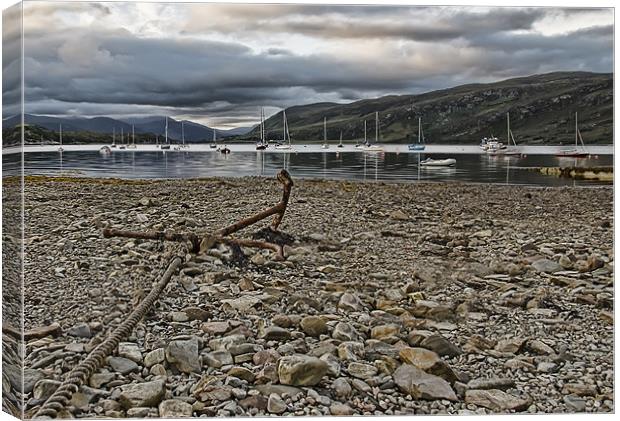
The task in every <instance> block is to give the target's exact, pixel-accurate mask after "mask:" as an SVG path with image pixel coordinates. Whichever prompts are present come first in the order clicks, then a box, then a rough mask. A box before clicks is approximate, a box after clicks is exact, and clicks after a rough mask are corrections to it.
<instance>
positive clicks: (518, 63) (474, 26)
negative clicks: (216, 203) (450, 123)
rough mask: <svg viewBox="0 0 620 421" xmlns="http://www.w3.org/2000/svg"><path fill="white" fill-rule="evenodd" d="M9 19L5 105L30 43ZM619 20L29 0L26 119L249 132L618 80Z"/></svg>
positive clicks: (607, 15) (600, 13)
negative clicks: (379, 105)
mask: <svg viewBox="0 0 620 421" xmlns="http://www.w3.org/2000/svg"><path fill="white" fill-rule="evenodd" d="M3 22H4V28H3V44H4V50H3V56H4V64H3V67H4V69H3V70H5V72H3V73H6V74H7V75H5V76H3V78H4V80H5V82H4V83H5V92H3V100H4V103H5V106H6V104H10V103H11V102H13V103H15V95H16V94H17V92H18V90H16V89H10V88H6V87H7V86H12V85H11V84H12V83H14V82H15V80H18V78H11V76H10V75H11V74H15V75H16V74H17V73H16V70H15V69H18V68H19V67H16V66H18V61H16V60H11V57H12V56H11V54H18V53H17V52H18V51H19V49H18V48H17V45H18V39H19V37H18V36H16V34H18V26H17V25H11V24H10V22H8V21H7V19H4V20H3ZM613 23H614V22H613V10H612V9H610V8H607V9H605V8H598V9H577V8H570V9H568V8H564V9H562V8H557V7H555V8H524V7H505V8H500V7H456V6H449V7H448V6H444V7H420V6H402V5H401V6H336V5H307V4H306V5H295V4H281V5H276V4H268V5H247V4H246V5H243V4H197V3H138V2H109V3H106V2H84V3H69V2H65V3H63V2H27V3H25V6H24V22H23V24H24V66H25V99H26V107H25V108H26V109H25V111H26V112H28V113H34V114H44V115H57V116H100V115H105V116H110V117H116V118H118V117H128V116H150V115H169V116H171V117H175V118H182V119H189V120H192V121H196V122H200V123H203V124H206V125H208V126H211V127H217V128H220V129H227V128H233V127H240V126H251V125H254V124H256V122H257V121H258V119H259V115H260V114H259V113H260V107H266V110H267V114H268V115H269V114H271V113H274V112H277V111H278V110H280V109H281V108H283V107H290V106H293V105H300V104H309V103H315V102H323V101H330V102H339V103H346V102H351V101H355V100H359V99H364V98H375V97H379V96H383V95H390V94H416V93H422V92H428V91H431V90H435V89H443V88H447V87H451V86H457V85H461V84H465V83H472V82H493V81H497V80H503V79H507V78H511V77H518V76H526V75H531V74H537V73H547V72H552V71H573V70H583V71H593V72H611V71H613ZM14 79H15V80H14ZM9 107H10V105H9ZM8 111H9V112H10V109H8ZM3 114H4V115H6V114H7V109H5V112H3ZM13 114H15V113H13Z"/></svg>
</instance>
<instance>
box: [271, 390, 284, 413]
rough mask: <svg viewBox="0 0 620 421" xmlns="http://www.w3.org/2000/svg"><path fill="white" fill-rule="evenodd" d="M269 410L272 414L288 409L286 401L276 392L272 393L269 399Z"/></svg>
mask: <svg viewBox="0 0 620 421" xmlns="http://www.w3.org/2000/svg"><path fill="white" fill-rule="evenodd" d="M267 411H269V412H270V413H272V414H281V413H283V412H285V411H286V402H284V401H283V400H282V398H281V397H280V396H278V395H277V394H276V393H272V394H271V395H269V399H268V400H267Z"/></svg>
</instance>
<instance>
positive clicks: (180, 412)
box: [159, 399, 194, 418]
mask: <svg viewBox="0 0 620 421" xmlns="http://www.w3.org/2000/svg"><path fill="white" fill-rule="evenodd" d="M193 412H194V410H193V409H192V406H191V405H190V404H189V403H187V402H184V401H182V400H179V399H167V400H165V401H162V402H161V403H160V404H159V416H160V417H161V418H185V417H191V416H192V413H193Z"/></svg>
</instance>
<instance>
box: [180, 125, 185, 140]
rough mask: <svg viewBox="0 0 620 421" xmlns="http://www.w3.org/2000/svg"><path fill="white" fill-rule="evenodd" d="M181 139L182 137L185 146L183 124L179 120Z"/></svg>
mask: <svg viewBox="0 0 620 421" xmlns="http://www.w3.org/2000/svg"><path fill="white" fill-rule="evenodd" d="M181 139H183V146H185V126H184V125H183V122H181Z"/></svg>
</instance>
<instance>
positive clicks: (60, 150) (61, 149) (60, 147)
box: [58, 124, 64, 152]
mask: <svg viewBox="0 0 620 421" xmlns="http://www.w3.org/2000/svg"><path fill="white" fill-rule="evenodd" d="M62 151H64V149H63V148H62V124H61V125H60V146H59V147H58V152H62Z"/></svg>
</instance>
